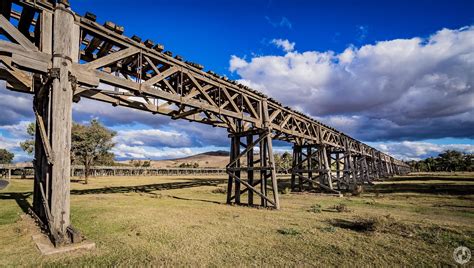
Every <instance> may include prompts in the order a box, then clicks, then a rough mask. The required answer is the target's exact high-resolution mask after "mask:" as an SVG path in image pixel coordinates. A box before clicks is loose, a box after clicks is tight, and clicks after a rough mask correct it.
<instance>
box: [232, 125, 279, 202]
mask: <svg viewBox="0 0 474 268" xmlns="http://www.w3.org/2000/svg"><path fill="white" fill-rule="evenodd" d="M229 136H230V138H231V150H230V151H231V153H230V163H229V164H228V165H227V167H226V170H227V174H228V175H229V180H228V183H227V204H236V205H248V206H256V204H258V203H260V206H262V207H271V208H275V209H280V202H279V196H278V184H277V181H276V168H275V163H274V161H273V150H272V145H271V143H272V138H271V132H270V131H269V130H261V131H253V132H248V131H247V132H245V133H232V134H230V135H229ZM243 138H245V143H244V142H243ZM257 146H258V147H259V150H260V153H259V157H257V156H256V155H254V153H253V152H254V149H255V147H257ZM244 157H247V160H246V161H242V160H243V158H244ZM258 173H259V175H260V176H255V175H258ZM256 178H259V179H256ZM244 195H247V200H248V202H247V203H244V198H243V196H244ZM257 198H258V199H259V200H257ZM258 201H259V202H258Z"/></svg>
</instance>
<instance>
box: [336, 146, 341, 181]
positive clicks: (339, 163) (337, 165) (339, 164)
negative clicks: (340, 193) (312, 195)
mask: <svg viewBox="0 0 474 268" xmlns="http://www.w3.org/2000/svg"><path fill="white" fill-rule="evenodd" d="M339 154H340V153H339V152H336V178H337V188H338V190H341V159H340V157H339Z"/></svg>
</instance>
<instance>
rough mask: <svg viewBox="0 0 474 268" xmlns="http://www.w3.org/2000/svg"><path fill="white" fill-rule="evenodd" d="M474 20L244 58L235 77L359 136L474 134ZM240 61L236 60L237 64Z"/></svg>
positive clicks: (411, 137) (374, 138)
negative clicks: (423, 32) (409, 34)
mask: <svg viewBox="0 0 474 268" xmlns="http://www.w3.org/2000/svg"><path fill="white" fill-rule="evenodd" d="M472 40H474V27H464V28H461V29H454V30H452V29H442V30H440V31H438V32H436V33H434V34H433V35H431V36H429V37H428V38H420V37H414V38H411V39H395V40H387V41H381V42H377V43H375V44H369V45H364V46H362V47H359V48H358V47H355V46H350V47H348V48H347V49H346V50H345V51H343V52H341V53H335V52H333V51H323V52H320V51H305V52H288V53H286V54H285V55H283V56H275V55H266V56H255V57H253V58H250V59H243V58H239V57H236V56H234V57H233V58H232V60H231V61H230V70H231V71H233V72H235V73H236V74H238V75H239V76H240V77H241V79H240V81H241V82H242V83H244V84H247V85H253V86H255V88H256V89H260V90H262V91H264V92H265V93H266V94H268V95H270V96H272V97H274V98H275V99H277V100H280V101H282V102H283V103H284V104H286V105H289V106H292V107H298V108H300V109H301V110H303V112H306V113H308V114H310V115H312V116H314V117H317V118H318V119H320V120H322V121H324V122H326V123H329V124H332V123H335V127H340V128H342V129H341V130H344V131H348V132H349V134H351V135H353V136H355V137H356V138H359V139H364V140H369V141H377V140H400V141H401V140H421V139H429V138H443V137H461V138H474V42H473V41H472ZM237 63H238V64H237Z"/></svg>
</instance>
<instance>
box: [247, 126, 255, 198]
mask: <svg viewBox="0 0 474 268" xmlns="http://www.w3.org/2000/svg"><path fill="white" fill-rule="evenodd" d="M252 143H253V135H247V149H248V152H247V167H248V170H247V181H248V183H249V184H250V185H253V179H254V171H253V167H254V165H253V164H254V163H253V146H252ZM248 204H249V206H253V191H248Z"/></svg>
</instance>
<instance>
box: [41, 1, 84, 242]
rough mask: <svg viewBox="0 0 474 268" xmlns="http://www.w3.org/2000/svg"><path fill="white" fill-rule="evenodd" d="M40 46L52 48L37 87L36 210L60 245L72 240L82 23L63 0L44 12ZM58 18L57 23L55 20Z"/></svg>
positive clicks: (54, 239)
mask: <svg viewBox="0 0 474 268" xmlns="http://www.w3.org/2000/svg"><path fill="white" fill-rule="evenodd" d="M39 21H40V23H41V33H42V38H41V42H40V49H41V50H42V51H43V52H47V53H51V54H52V55H53V57H52V64H51V67H52V69H51V71H50V74H49V76H47V77H44V79H43V80H44V83H43V84H42V85H38V86H37V87H36V88H35V101H34V107H35V114H36V119H37V124H36V125H37V129H36V144H35V187H34V198H33V200H34V205H33V210H34V211H35V213H36V214H37V215H38V216H39V217H40V218H41V219H42V220H43V221H44V222H45V223H46V224H48V227H49V229H50V230H49V231H50V233H51V236H52V238H53V242H54V243H55V245H56V246H58V245H62V244H65V243H69V242H70V239H69V236H68V233H67V231H68V227H70V200H69V198H70V176H71V157H70V151H71V126H72V97H73V88H72V84H71V82H70V81H71V79H70V78H71V77H70V72H71V69H72V63H73V62H77V60H78V53H79V27H78V26H77V25H75V24H74V15H73V14H72V12H71V11H70V10H68V9H67V8H66V7H65V6H64V5H63V4H57V5H56V8H55V10H54V20H53V13H49V12H47V11H44V12H42V14H40V19H39ZM53 21H54V22H53Z"/></svg>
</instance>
